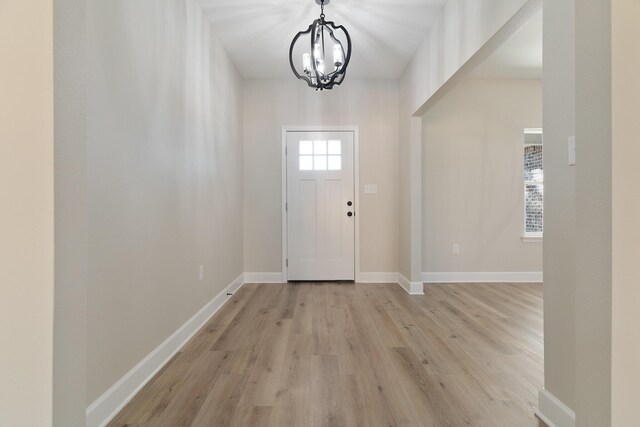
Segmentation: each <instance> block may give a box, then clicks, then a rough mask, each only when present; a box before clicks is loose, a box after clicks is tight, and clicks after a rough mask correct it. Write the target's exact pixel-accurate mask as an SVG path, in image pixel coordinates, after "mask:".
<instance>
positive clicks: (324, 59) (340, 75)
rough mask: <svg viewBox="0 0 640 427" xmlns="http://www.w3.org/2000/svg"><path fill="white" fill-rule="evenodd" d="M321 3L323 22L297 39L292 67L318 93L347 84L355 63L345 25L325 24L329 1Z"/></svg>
mask: <svg viewBox="0 0 640 427" xmlns="http://www.w3.org/2000/svg"><path fill="white" fill-rule="evenodd" d="M317 2H318V3H320V6H321V14H320V18H319V19H316V20H315V21H313V23H312V24H311V25H310V26H309V28H308V29H307V30H306V31H301V32H299V33H298V34H297V35H296V36H295V37H294V39H293V41H292V42H291V47H290V49H289V63H290V65H291V70H293V73H294V74H295V76H296V77H297V78H299V79H300V80H304V81H306V82H307V84H308V85H309V86H310V87H313V88H315V89H316V90H328V89H332V88H333V87H334V86H336V85H340V84H341V83H342V82H343V81H344V78H345V76H346V73H347V67H348V66H349V61H350V60H351V37H350V36H349V32H348V31H347V29H346V28H345V27H343V26H342V25H336V24H335V23H334V22H331V21H326V20H325V15H324V6H325V4H326V3H328V0H317ZM298 67H299V68H298Z"/></svg>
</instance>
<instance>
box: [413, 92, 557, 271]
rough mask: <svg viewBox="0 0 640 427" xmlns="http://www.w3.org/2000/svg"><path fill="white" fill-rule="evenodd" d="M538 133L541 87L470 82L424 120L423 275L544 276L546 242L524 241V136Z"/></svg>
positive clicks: (540, 122)
mask: <svg viewBox="0 0 640 427" xmlns="http://www.w3.org/2000/svg"><path fill="white" fill-rule="evenodd" d="M539 127H542V82H541V81H539V80H464V81H462V82H461V83H460V84H458V85H457V86H456V87H455V88H453V89H452V90H451V91H450V92H449V93H447V95H446V96H445V97H444V98H443V99H441V100H440V101H438V103H437V104H435V105H434V106H433V107H431V109H430V110H429V111H428V112H427V113H426V114H425V115H424V116H423V132H422V140H423V151H422V159H423V160H422V167H423V184H422V191H423V208H422V211H423V233H422V236H423V243H422V247H423V251H422V267H423V271H425V272H540V271H542V243H524V242H522V239H521V238H522V235H523V234H524V223H523V222H524V189H523V181H522V179H523V150H524V129H525V128H539ZM545 154H546V153H545ZM545 157H546V156H545ZM454 243H458V244H459V245H460V254H458V255H456V254H453V253H452V245H453V244H454Z"/></svg>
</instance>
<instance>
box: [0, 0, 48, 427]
mask: <svg viewBox="0 0 640 427" xmlns="http://www.w3.org/2000/svg"><path fill="white" fill-rule="evenodd" d="M52 4H53V2H52V1H51V0H32V1H24V0H3V1H2V2H0V200H2V202H1V203H2V207H1V208H0V366H1V367H2V368H0V425H2V426H47V425H50V424H51V412H52V408H51V404H52V363H51V359H52V341H53V327H52V323H53V304H54V295H53V288H54V277H53V268H54V266H53V252H54V224H53V209H54V188H53V176H54V175H53V174H54V170H53V141H54V138H53V78H52V76H53V52H52V47H53V42H52V34H53V9H52Z"/></svg>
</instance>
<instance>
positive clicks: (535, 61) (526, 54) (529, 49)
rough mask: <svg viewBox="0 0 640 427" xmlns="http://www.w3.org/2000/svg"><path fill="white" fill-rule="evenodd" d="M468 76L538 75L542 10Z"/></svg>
mask: <svg viewBox="0 0 640 427" xmlns="http://www.w3.org/2000/svg"><path fill="white" fill-rule="evenodd" d="M467 78H470V79H542V11H540V12H538V13H537V14H536V15H534V16H533V17H532V18H531V20H529V22H527V23H526V24H525V25H524V26H523V27H522V28H521V29H520V30H519V31H518V32H517V33H516V34H514V35H513V37H512V38H510V39H509V40H507V41H506V42H505V43H504V44H503V45H502V46H500V47H499V48H498V50H496V51H495V52H494V53H493V54H492V55H491V56H490V57H489V58H487V59H486V60H485V61H484V62H483V63H482V64H480V65H479V66H478V68H476V69H475V70H474V71H472V72H471V73H470V74H469V75H468V77H467Z"/></svg>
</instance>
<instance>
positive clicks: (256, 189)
mask: <svg viewBox="0 0 640 427" xmlns="http://www.w3.org/2000/svg"><path fill="white" fill-rule="evenodd" d="M289 125H293V126H295V125H299V126H316V125H318V126H331V125H338V126H347V125H358V126H360V184H361V186H363V185H364V184H378V194H377V195H364V194H363V193H362V188H360V191H361V193H360V197H361V198H360V203H361V206H360V207H359V209H358V212H359V215H360V248H361V256H360V258H361V270H362V271H364V272H397V271H398V84H397V82H396V81H390V80H389V81H387V80H356V79H349V80H347V81H345V83H344V85H343V86H340V87H337V88H335V89H334V90H332V91H327V92H316V91H315V90H313V89H311V88H309V87H307V86H306V85H305V84H304V83H303V82H301V81H297V80H295V79H285V80H245V82H244V155H245V187H244V193H245V194H244V196H245V218H244V220H245V233H244V237H245V241H244V249H245V271H248V272H261V273H267V272H270V273H273V272H276V273H280V272H281V271H282V260H281V258H282V249H281V248H282V246H281V244H282V242H281V240H282V212H281V200H282V199H281V197H282V194H281V193H282V177H281V173H282V166H281V163H282V160H281V156H282V129H281V128H282V126H289Z"/></svg>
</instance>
